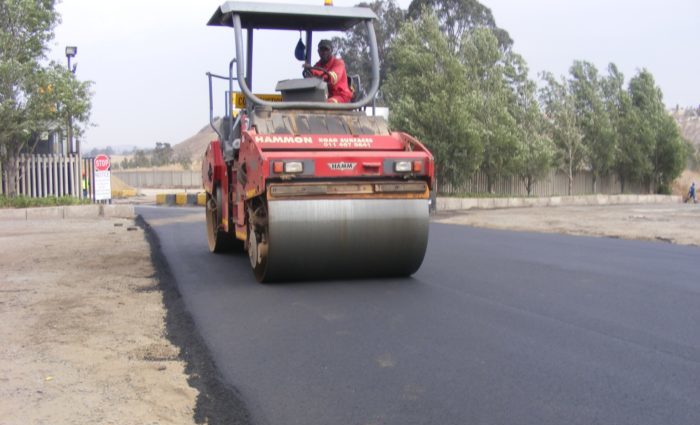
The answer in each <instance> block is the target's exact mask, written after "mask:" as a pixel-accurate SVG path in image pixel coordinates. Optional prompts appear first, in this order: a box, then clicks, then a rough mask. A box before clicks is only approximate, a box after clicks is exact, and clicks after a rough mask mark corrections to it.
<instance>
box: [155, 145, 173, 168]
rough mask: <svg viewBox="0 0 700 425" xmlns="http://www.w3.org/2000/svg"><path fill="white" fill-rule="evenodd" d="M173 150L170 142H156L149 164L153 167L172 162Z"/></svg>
mask: <svg viewBox="0 0 700 425" xmlns="http://www.w3.org/2000/svg"><path fill="white" fill-rule="evenodd" d="M174 155H175V151H174V150H173V148H172V147H171V146H170V143H161V142H156V148H155V149H154V150H153V156H152V158H151V164H152V165H153V166H154V167H159V166H161V165H167V164H170V163H172V162H173V157H174Z"/></svg>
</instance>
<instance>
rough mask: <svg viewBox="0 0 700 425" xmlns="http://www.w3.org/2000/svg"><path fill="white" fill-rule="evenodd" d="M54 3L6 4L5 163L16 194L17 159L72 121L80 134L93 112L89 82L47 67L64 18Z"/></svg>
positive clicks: (1, 41)
mask: <svg viewBox="0 0 700 425" xmlns="http://www.w3.org/2000/svg"><path fill="white" fill-rule="evenodd" d="M54 6H55V1H54V0H35V1H19V0H8V1H2V2H0V163H1V164H2V165H3V168H4V169H5V170H6V171H7V176H8V178H9V181H8V188H9V193H10V194H11V195H12V194H14V188H15V182H14V176H15V170H14V162H15V161H14V159H15V158H16V157H17V156H18V155H19V154H20V152H22V151H25V150H29V151H31V150H32V149H33V147H34V145H35V144H36V142H37V140H38V135H39V134H40V133H41V132H43V131H45V130H47V128H48V126H49V125H51V124H53V125H57V126H58V127H59V128H65V124H66V123H67V117H68V116H71V117H72V118H73V119H74V122H75V124H76V130H77V132H78V134H79V132H80V131H81V125H83V124H86V123H87V121H88V117H89V111H90V100H89V97H90V93H89V88H90V84H89V83H80V82H78V81H77V80H76V79H75V76H74V75H73V74H72V73H70V72H68V71H67V70H66V69H65V68H62V67H60V66H58V65H56V64H54V63H51V64H49V65H48V66H42V64H41V61H42V60H43V59H44V58H45V53H46V50H47V44H48V42H49V41H50V40H51V39H52V38H53V35H54V33H53V30H54V27H55V25H56V24H57V22H58V20H59V17H58V14H57V13H56V11H55V9H54Z"/></svg>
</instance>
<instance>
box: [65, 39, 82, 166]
mask: <svg viewBox="0 0 700 425" xmlns="http://www.w3.org/2000/svg"><path fill="white" fill-rule="evenodd" d="M77 54H78V47H76V46H66V59H67V60H68V71H70V72H71V73H73V74H75V67H76V66H75V65H73V68H71V67H70V59H71V58H73V57H75V55H77ZM79 143H80V142H78V141H76V143H75V150H73V117H71V116H70V115H69V116H68V150H69V151H71V152H73V153H77V154H78V156H80V145H79Z"/></svg>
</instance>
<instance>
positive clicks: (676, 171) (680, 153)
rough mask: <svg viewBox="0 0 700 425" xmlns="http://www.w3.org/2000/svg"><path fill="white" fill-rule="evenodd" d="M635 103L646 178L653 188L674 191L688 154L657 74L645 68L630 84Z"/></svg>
mask: <svg viewBox="0 0 700 425" xmlns="http://www.w3.org/2000/svg"><path fill="white" fill-rule="evenodd" d="M629 92H630V98H631V100H632V106H633V107H634V108H635V110H636V113H637V117H638V120H637V126H636V128H635V130H636V131H635V132H634V135H635V136H636V140H637V143H638V144H639V147H640V149H641V151H642V153H643V154H645V156H646V158H645V159H646V161H644V165H645V166H646V167H645V168H644V169H643V171H644V174H643V175H642V177H643V178H644V180H645V181H646V183H647V184H648V186H649V187H651V186H652V185H654V186H656V188H657V190H658V191H661V192H665V193H670V185H671V183H672V182H673V180H674V179H675V178H676V177H678V176H679V175H680V173H681V171H682V170H683V168H684V167H685V161H686V158H687V155H688V151H687V147H686V144H685V143H684V142H683V139H682V138H681V136H680V131H679V129H678V125H677V124H676V122H675V120H674V119H673V118H672V117H671V116H670V115H669V114H668V113H666V109H665V107H664V103H663V94H662V92H661V89H660V88H659V87H657V86H656V83H655V82H654V77H653V75H651V73H650V72H649V71H647V70H646V69H643V70H641V71H639V73H638V74H637V75H635V76H634V77H633V78H632V79H631V80H630V84H629Z"/></svg>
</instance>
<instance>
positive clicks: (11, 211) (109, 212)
mask: <svg viewBox="0 0 700 425" xmlns="http://www.w3.org/2000/svg"><path fill="white" fill-rule="evenodd" d="M97 217H104V218H134V217H135V214H134V206H133V205H125V204H122V205H96V204H95V205H65V206H60V207H41V208H3V209H0V220H63V219H68V220H69V219H80V218H97Z"/></svg>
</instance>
